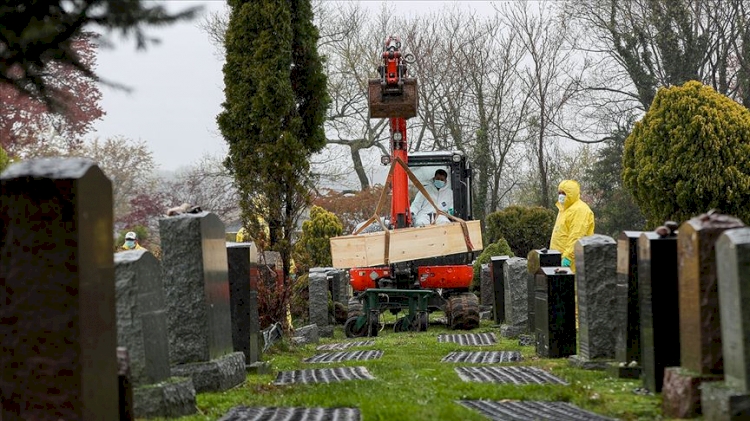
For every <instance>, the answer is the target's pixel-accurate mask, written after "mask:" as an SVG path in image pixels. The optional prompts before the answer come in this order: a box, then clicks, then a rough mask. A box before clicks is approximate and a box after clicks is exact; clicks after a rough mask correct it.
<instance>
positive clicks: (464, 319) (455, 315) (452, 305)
mask: <svg viewBox="0 0 750 421" xmlns="http://www.w3.org/2000/svg"><path fill="white" fill-rule="evenodd" d="M445 307H446V311H445V313H446V316H447V317H448V327H449V328H451V329H454V330H455V329H461V330H472V329H475V328H477V327H478V326H479V299H477V296H476V295H474V294H472V293H471V292H464V293H461V294H457V295H453V296H451V297H450V298H449V299H448V303H447V304H446V306H445ZM449 309H450V313H449V312H448V310H449ZM448 314H450V315H449V316H448Z"/></svg>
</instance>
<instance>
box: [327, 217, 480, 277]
mask: <svg viewBox="0 0 750 421" xmlns="http://www.w3.org/2000/svg"><path fill="white" fill-rule="evenodd" d="M466 225H467V228H468V231H469V238H470V239H471V244H472V246H473V247H472V251H479V250H482V249H483V248H484V246H483V245H482V226H481V222H480V221H468V222H466ZM389 237H390V239H389V241H390V245H389V253H388V257H389V261H388V263H398V262H406V261H409V260H415V259H425V258H428V257H439V256H445V255H449V254H456V253H463V252H467V251H468V248H467V247H466V241H465V240H464V234H463V230H462V229H461V224H460V223H458V222H453V223H450V224H441V225H430V226H425V227H419V228H403V229H398V230H392V231H390V236H389ZM330 241H331V257H332V258H333V267H335V268H341V269H346V268H352V267H367V266H380V265H384V264H386V261H385V242H386V236H385V232H382V231H381V232H373V233H369V234H359V235H345V236H341V237H333V238H331V240H330Z"/></svg>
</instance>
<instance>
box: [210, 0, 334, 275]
mask: <svg viewBox="0 0 750 421" xmlns="http://www.w3.org/2000/svg"><path fill="white" fill-rule="evenodd" d="M229 6H230V8H231V12H230V20H229V25H228V28H227V32H226V38H225V47H226V64H225V65H224V84H225V88H224V93H225V101H224V103H223V104H222V107H223V111H222V112H221V113H220V114H219V116H218V119H217V120H218V124H219V129H220V130H221V133H222V135H223V136H224V139H225V140H226V142H227V144H228V145H229V154H228V156H227V159H226V160H225V165H226V166H227V168H228V169H229V171H230V172H231V173H232V174H233V176H234V179H235V183H236V185H237V187H238V189H239V191H240V196H241V199H240V208H241V211H242V219H243V223H244V224H245V225H246V226H247V227H248V229H249V231H250V233H251V235H252V236H253V238H255V239H256V240H259V239H260V238H261V237H262V235H261V233H262V232H263V231H264V227H263V226H262V225H263V222H265V223H267V226H268V238H267V239H266V240H267V243H264V242H262V241H256V242H258V243H259V244H258V246H259V247H261V248H267V249H270V250H276V251H279V252H280V253H281V257H282V261H283V265H284V279H285V280H286V279H288V275H289V268H290V258H291V250H292V235H293V234H294V229H295V227H296V221H297V218H298V216H299V214H300V213H301V212H302V210H304V209H305V207H306V206H307V205H308V204H309V201H310V197H309V191H310V185H311V182H312V176H311V172H310V165H309V158H310V156H311V155H312V154H313V153H315V152H318V151H320V150H321V149H322V148H323V147H324V146H325V133H324V131H323V121H324V117H325V112H326V107H327V105H328V95H327V92H326V76H325V74H324V73H323V66H322V63H321V59H320V57H319V56H318V53H317V41H318V36H319V35H318V30H317V28H316V27H315V26H314V25H313V23H312V18H313V13H312V8H311V6H310V2H309V0H244V1H243V0H230V1H229Z"/></svg>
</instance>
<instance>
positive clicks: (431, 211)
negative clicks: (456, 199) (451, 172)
mask: <svg viewBox="0 0 750 421" xmlns="http://www.w3.org/2000/svg"><path fill="white" fill-rule="evenodd" d="M447 181H448V173H447V172H446V171H445V170H443V169H438V170H437V171H435V176H434V177H433V178H432V180H431V182H430V183H428V184H426V185H425V186H424V189H425V190H426V191H427V193H428V194H429V195H430V198H431V199H432V201H433V202H435V205H437V207H438V208H440V210H442V211H443V212H445V213H448V214H452V212H453V190H451V189H450V188H449V187H448V186H447ZM411 212H412V213H413V215H414V216H413V218H412V221H413V222H412V225H413V226H415V227H423V226H425V225H430V223H431V222H432V221H433V219H435V216H436V212H435V208H434V207H433V206H432V205H431V204H430V202H429V201H428V200H427V199H426V198H425V197H424V195H423V194H422V192H418V193H417V196H416V197H415V198H414V201H413V202H412V203H411ZM435 223H436V224H447V223H450V220H449V219H448V218H446V217H445V215H437V220H435Z"/></svg>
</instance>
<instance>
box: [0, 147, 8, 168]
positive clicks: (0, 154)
mask: <svg viewBox="0 0 750 421" xmlns="http://www.w3.org/2000/svg"><path fill="white" fill-rule="evenodd" d="M8 165H10V158H8V154H7V153H5V150H4V149H3V148H2V147H0V173H1V172H3V171H5V169H6V168H8Z"/></svg>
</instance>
